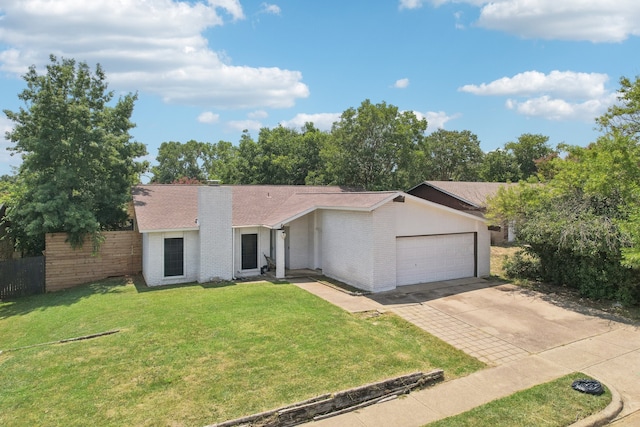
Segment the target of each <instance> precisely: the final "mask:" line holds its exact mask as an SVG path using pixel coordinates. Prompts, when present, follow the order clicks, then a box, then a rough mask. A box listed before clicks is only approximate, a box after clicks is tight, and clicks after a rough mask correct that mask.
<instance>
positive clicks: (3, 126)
mask: <svg viewBox="0 0 640 427" xmlns="http://www.w3.org/2000/svg"><path fill="white" fill-rule="evenodd" d="M11 130H13V122H12V121H11V120H9V119H7V118H6V117H4V115H2V116H0V175H6V174H10V173H11V168H12V167H17V166H19V165H20V163H22V158H21V156H20V154H17V153H16V154H13V156H12V155H11V154H12V153H14V152H13V151H9V150H7V148H9V147H13V143H12V142H10V141H8V140H7V139H6V138H5V134H6V133H7V132H9V131H11Z"/></svg>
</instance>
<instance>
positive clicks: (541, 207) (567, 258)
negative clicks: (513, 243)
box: [489, 133, 640, 302]
mask: <svg viewBox="0 0 640 427" xmlns="http://www.w3.org/2000/svg"><path fill="white" fill-rule="evenodd" d="M562 149H563V151H565V152H567V153H568V154H567V156H566V158H564V159H561V158H554V159H552V160H550V161H549V162H550V163H551V164H552V166H553V171H554V173H553V175H552V176H551V177H550V179H548V180H546V181H545V182H544V183H543V184H540V183H537V182H536V183H531V184H525V183H524V182H523V183H521V185H520V186H518V187H515V188H509V189H503V190H501V191H499V193H498V196H497V197H496V198H495V199H494V200H492V201H491V202H490V203H489V214H490V216H496V214H497V218H499V219H501V220H510V221H515V222H516V230H517V233H518V239H519V240H520V241H521V242H522V243H526V244H527V249H526V250H527V252H528V253H529V255H532V256H533V259H534V260H536V261H537V262H538V263H539V265H538V269H537V274H538V275H539V277H540V278H542V279H543V280H544V281H547V282H550V283H555V284H560V285H568V286H572V287H575V288H577V289H579V290H580V292H582V293H583V294H584V295H586V296H589V297H595V298H616V299H619V300H622V301H625V302H634V301H637V300H638V298H639V297H640V286H639V284H638V274H637V272H636V271H634V270H633V268H630V267H634V266H633V263H632V262H629V260H633V259H634V258H633V254H630V255H629V256H627V258H628V260H627V262H625V253H627V252H629V251H633V250H634V249H633V248H634V247H635V248H637V247H638V245H637V243H640V239H637V238H634V225H633V218H634V213H635V212H638V206H640V197H639V196H640V191H639V189H640V184H639V183H640V147H638V144H637V143H636V142H635V141H634V140H633V139H631V138H629V137H628V136H623V135H620V134H618V133H616V134H607V135H604V136H602V137H600V138H599V139H598V141H596V142H595V143H593V144H590V145H589V146H588V147H580V146H563V147H562ZM635 235H636V236H640V235H639V234H635ZM634 240H636V244H634ZM635 251H636V253H637V249H636V250H635ZM529 271H532V270H529ZM535 278H537V277H535Z"/></svg>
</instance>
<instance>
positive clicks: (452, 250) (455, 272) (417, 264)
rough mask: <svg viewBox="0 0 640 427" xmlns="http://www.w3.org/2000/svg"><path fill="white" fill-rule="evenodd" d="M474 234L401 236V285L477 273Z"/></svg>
mask: <svg viewBox="0 0 640 427" xmlns="http://www.w3.org/2000/svg"><path fill="white" fill-rule="evenodd" d="M474 240H475V238H474V234H473V233H464V234H443V235H437V236H416V237H398V238H397V239H396V260H397V261H396V280H397V286H402V285H414V284H416V283H427V282H436V281H439V280H451V279H460V278H463V277H473V276H474V275H475V258H476V257H475V244H474Z"/></svg>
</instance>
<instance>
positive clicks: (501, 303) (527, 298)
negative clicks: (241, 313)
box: [298, 278, 640, 425]
mask: <svg viewBox="0 0 640 427" xmlns="http://www.w3.org/2000/svg"><path fill="white" fill-rule="evenodd" d="M298 285H299V286H300V287H303V288H305V289H307V290H308V291H310V292H312V293H315V294H316V295H319V296H321V297H322V298H325V299H326V300H328V301H330V302H332V303H334V304H336V305H338V306H341V307H343V308H345V309H346V310H349V311H352V312H355V311H366V310H389V311H392V312H394V313H396V314H398V315H400V316H401V317H403V318H405V319H406V320H408V321H410V322H412V323H414V324H415V325H417V326H419V327H420V328H422V329H424V330H426V331H427V332H429V333H431V334H433V335H435V336H437V337H439V338H441V339H443V340H444V341H446V342H448V343H450V344H451V345H453V346H455V347H457V348H459V349H461V350H463V351H465V352H467V353H468V354H470V355H472V356H474V357H476V358H478V359H480V360H483V361H485V362H486V363H487V364H489V365H490V366H493V367H494V368H490V369H487V370H485V372H483V373H481V374H480V375H483V376H487V375H489V378H491V377H490V375H491V374H492V372H494V373H495V375H496V376H499V375H503V374H501V372H508V370H510V369H511V370H513V369H517V368H518V367H519V368H522V369H525V367H526V366H532V367H535V369H537V370H540V369H542V370H547V371H548V372H546V373H545V372H539V373H535V372H531V373H529V375H539V378H540V381H539V382H544V381H547V380H548V378H550V377H551V378H553V377H557V376H561V375H562V374H563V373H564V372H567V373H568V372H573V371H581V372H584V373H585V374H588V375H591V376H593V377H595V378H598V379H600V380H601V381H603V382H604V383H606V384H608V385H610V386H612V387H614V388H615V389H616V390H617V391H618V392H619V393H620V395H621V396H622V398H623V400H624V408H623V411H622V413H621V414H620V417H625V416H629V415H630V414H632V413H634V412H637V411H640V329H639V327H638V325H634V324H628V323H624V322H622V321H620V319H614V318H612V317H610V316H607V315H606V314H603V313H601V312H598V311H594V310H591V311H590V310H586V309H584V308H583V307H581V306H567V305H563V304H562V303H561V302H558V301H555V300H554V299H553V297H552V296H548V295H545V294H541V293H538V292H533V291H528V290H524V289H521V288H519V287H516V286H513V285H508V284H506V285H505V284H497V283H495V282H489V281H486V280H483V279H477V278H471V279H461V280H453V281H446V282H438V283H429V284H423V285H414V286H404V287H401V288H398V289H397V290H394V291H390V292H385V293H380V294H374V295H370V296H367V297H364V296H358V297H352V296H346V295H345V294H343V293H342V292H339V291H336V290H334V289H332V288H329V287H327V286H324V285H320V284H317V283H316V284H313V282H308V283H299V284H298ZM556 372H557V374H556ZM463 380H465V379H463ZM455 381H458V380H455ZM455 381H452V382H455ZM496 381H499V378H497V377H496ZM439 387H442V386H438V387H436V388H439ZM372 411H373V410H372ZM637 416H638V413H636V414H634V417H637ZM363 419H366V417H365V416H364V415H363V414H361V415H360V418H358V420H359V421H362V420H363ZM627 419H628V418H627ZM634 419H636V418H634ZM425 420H426V418H425ZM343 421H344V420H343ZM410 424H411V423H409V424H407V425H410ZM327 425H331V424H327ZM336 425H338V424H336ZM358 425H375V424H369V423H366V422H362V423H361V424H358ZM416 425H420V424H416Z"/></svg>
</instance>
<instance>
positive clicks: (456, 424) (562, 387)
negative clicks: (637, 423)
mask: <svg viewBox="0 0 640 427" xmlns="http://www.w3.org/2000/svg"><path fill="white" fill-rule="evenodd" d="M579 378H590V377H589V376H587V375H585V374H582V373H580V372H574V373H572V374H569V375H565V376H564V377H561V378H558V379H556V380H554V381H550V382H548V383H544V384H539V385H537V386H535V387H531V388H529V389H526V390H522V391H519V392H517V393H514V394H512V395H511V396H507V397H504V398H502V399H497V400H494V401H493V402H489V403H487V404H486V405H482V406H479V407H477V408H475V409H472V410H470V411H467V412H464V413H462V414H460V415H456V416H453V417H449V418H445V419H443V420H440V421H436V422H434V423H431V424H428V426H429V427H485V426H491V427H530V426H537V427H566V426H569V425H571V424H573V423H575V422H576V421H579V420H581V419H584V418H587V417H588V416H590V415H592V414H595V413H597V412H599V411H601V410H603V409H604V408H605V407H606V406H607V405H608V404H609V403H610V402H611V392H610V391H609V390H608V389H607V390H605V393H604V394H602V395H600V396H594V395H590V394H585V393H580V392H577V391H575V390H573V389H572V388H571V383H573V381H574V380H577V379H579Z"/></svg>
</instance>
